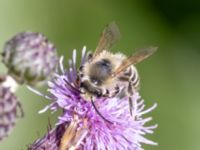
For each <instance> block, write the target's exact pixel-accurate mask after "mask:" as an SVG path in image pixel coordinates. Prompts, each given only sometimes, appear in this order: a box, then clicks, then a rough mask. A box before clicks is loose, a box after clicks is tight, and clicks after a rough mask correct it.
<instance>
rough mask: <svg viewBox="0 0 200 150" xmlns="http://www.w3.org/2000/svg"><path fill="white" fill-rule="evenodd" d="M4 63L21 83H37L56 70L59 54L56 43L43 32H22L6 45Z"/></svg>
mask: <svg viewBox="0 0 200 150" xmlns="http://www.w3.org/2000/svg"><path fill="white" fill-rule="evenodd" d="M2 56H3V63H4V64H5V65H6V67H7V68H8V72H9V74H10V75H11V76H12V77H13V78H14V79H15V80H16V81H17V82H18V83H20V84H22V83H24V82H25V83H27V84H30V85H35V84H36V83H37V82H40V81H44V80H45V79H46V78H47V77H49V75H50V74H51V73H52V72H54V71H55V68H56V65H57V60H58V59H57V55H56V49H55V47H54V45H53V44H52V43H51V42H49V41H48V40H47V38H46V37H45V36H44V35H42V34H41V33H34V32H22V33H19V34H17V35H15V36H14V37H12V38H11V39H10V40H9V41H8V42H7V43H6V44H5V46H4V51H3V54H2Z"/></svg>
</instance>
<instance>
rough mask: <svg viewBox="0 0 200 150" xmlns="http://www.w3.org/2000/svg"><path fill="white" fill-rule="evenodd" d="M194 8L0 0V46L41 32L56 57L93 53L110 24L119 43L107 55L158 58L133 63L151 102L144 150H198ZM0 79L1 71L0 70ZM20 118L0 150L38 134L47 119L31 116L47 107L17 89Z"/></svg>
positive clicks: (18, 149) (199, 72)
mask: <svg viewBox="0 0 200 150" xmlns="http://www.w3.org/2000/svg"><path fill="white" fill-rule="evenodd" d="M199 8H200V1H197V0H190V1H186V0H176V1H174V0H162V1H161V0H148V1H145V0H126V1H119V0H110V1H108V0H57V1H56V0H0V47H1V49H3V45H4V43H5V41H6V40H8V39H9V38H10V37H11V36H13V35H14V34H16V33H18V32H21V31H24V30H31V31H37V32H42V33H44V34H45V35H46V36H47V37H49V39H50V40H51V41H52V42H54V43H55V45H56V47H57V49H58V53H59V54H60V55H61V54H63V55H64V56H65V57H66V58H69V57H71V54H72V49H74V48H76V49H78V50H81V48H82V47H83V46H84V45H86V46H87V48H88V49H94V48H95V46H96V44H97V40H98V38H99V34H100V32H101V30H102V29H103V28H104V26H105V25H106V24H107V23H109V22H111V21H113V20H115V21H116V23H117V24H118V26H119V27H120V30H121V33H122V38H121V41H120V42H118V43H117V44H116V45H115V46H114V48H113V51H121V52H124V53H125V54H127V55H130V54H132V53H133V50H134V49H135V48H139V47H145V46H149V45H155V46H158V47H159V51H158V52H157V53H156V54H155V55H154V56H152V57H151V58H150V59H148V60H146V61H144V62H143V63H141V64H138V65H137V67H138V70H139V73H140V76H141V82H142V83H141V95H142V96H143V98H144V99H145V100H146V103H147V106H151V105H152V104H153V103H154V102H157V103H158V107H157V109H156V110H155V111H154V112H152V113H151V114H149V115H151V116H153V117H154V121H153V122H152V123H158V124H159V127H158V129H156V131H155V134H153V135H150V136H148V137H149V138H150V139H152V140H154V141H157V142H158V143H159V146H157V147H153V146H146V145H145V146H144V148H145V149H147V150H199V149H200V91H199V90H200V86H199V85H200V9H199ZM0 72H6V69H5V67H4V66H3V64H0ZM17 95H18V97H19V98H20V99H21V102H22V104H23V108H24V111H25V118H23V119H20V120H18V122H17V124H16V127H15V128H14V130H13V132H12V134H11V135H10V136H9V137H8V138H6V139H4V140H3V141H2V142H0V150H22V149H24V150H25V149H27V145H29V144H30V143H32V142H33V141H34V140H35V139H36V138H37V137H38V136H42V135H43V134H44V133H45V132H46V128H47V123H48V118H50V120H51V122H52V124H53V123H55V121H56V114H55V115H51V113H50V112H47V113H44V114H41V115H39V114H38V113H37V112H38V110H40V109H42V108H43V107H44V106H45V105H46V104H47V103H48V100H45V99H43V98H41V97H39V96H37V95H35V94H33V93H31V92H30V91H29V90H27V89H26V87H25V86H24V87H21V88H20V89H19V90H18V92H17Z"/></svg>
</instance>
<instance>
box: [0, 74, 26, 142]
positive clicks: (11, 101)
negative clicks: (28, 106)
mask: <svg viewBox="0 0 200 150" xmlns="http://www.w3.org/2000/svg"><path fill="white" fill-rule="evenodd" d="M4 79H5V78H2V76H0V141H1V140H2V139H3V138H5V137H6V136H8V135H9V133H10V132H11V130H12V129H13V127H14V125H15V123H16V120H17V117H20V116H23V112H22V108H21V105H20V102H19V101H18V99H17V97H16V96H15V95H14V93H13V92H11V90H10V88H9V87H4V86H3V84H2V83H3V80H4Z"/></svg>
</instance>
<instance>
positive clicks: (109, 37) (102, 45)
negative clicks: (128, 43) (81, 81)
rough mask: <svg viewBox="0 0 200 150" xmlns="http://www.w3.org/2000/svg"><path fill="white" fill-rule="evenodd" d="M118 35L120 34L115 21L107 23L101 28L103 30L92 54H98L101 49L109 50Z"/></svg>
mask: <svg viewBox="0 0 200 150" xmlns="http://www.w3.org/2000/svg"><path fill="white" fill-rule="evenodd" d="M120 36H121V34H120V31H119V28H118V26H117V25H116V23H115V22H111V23H110V24H108V25H107V26H106V27H105V29H104V30H103V32H102V33H101V36H100V39H99V42H98V45H97V47H96V50H95V52H94V56H96V55H98V54H99V53H101V52H102V51H103V50H109V49H110V48H111V47H112V45H113V44H114V43H115V42H116V41H118V39H119V38H120Z"/></svg>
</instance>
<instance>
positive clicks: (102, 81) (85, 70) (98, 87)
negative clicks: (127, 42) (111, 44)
mask: <svg viewBox="0 0 200 150" xmlns="http://www.w3.org/2000/svg"><path fill="white" fill-rule="evenodd" d="M88 57H89V56H88ZM126 58H127V57H126V56H125V55H123V54H121V53H116V54H113V53H110V52H108V51H106V50H104V51H102V52H101V53H100V54H98V55H97V56H95V57H94V58H92V57H89V60H88V61H87V62H86V63H85V64H84V65H83V66H82V67H81V69H80V75H79V76H80V82H81V84H80V88H81V91H82V96H83V97H84V98H85V99H86V100H90V99H91V97H93V96H96V97H101V96H110V97H111V96H115V95H117V94H119V93H120V92H122V93H123V94H122V93H121V94H120V97H121V96H122V95H126V93H124V92H123V91H127V89H125V88H126V87H128V84H129V82H131V83H132V82H134V81H135V82H137V83H134V84H135V85H134V84H131V85H130V86H136V84H139V82H138V81H136V80H138V79H137V78H138V75H137V70H136V68H135V67H134V66H130V67H129V68H127V69H126V70H125V71H124V72H122V73H120V74H118V75H117V76H115V77H113V76H112V74H113V72H114V71H115V70H116V69H117V68H118V67H119V66H120V65H121V64H122V62H123V60H124V59H126Z"/></svg>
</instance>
